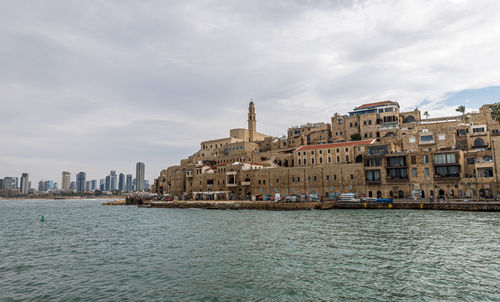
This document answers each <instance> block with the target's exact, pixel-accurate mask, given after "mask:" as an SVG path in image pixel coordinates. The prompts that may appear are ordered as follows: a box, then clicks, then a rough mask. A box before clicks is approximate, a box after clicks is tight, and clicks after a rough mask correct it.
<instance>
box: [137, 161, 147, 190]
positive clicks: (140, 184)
mask: <svg viewBox="0 0 500 302" xmlns="http://www.w3.org/2000/svg"><path fill="white" fill-rule="evenodd" d="M144 172H145V166H144V163H141V162H138V163H137V164H136V166H135V179H136V191H142V190H144Z"/></svg>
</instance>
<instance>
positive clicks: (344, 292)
mask: <svg viewBox="0 0 500 302" xmlns="http://www.w3.org/2000/svg"><path fill="white" fill-rule="evenodd" d="M101 202H102V201H98V200H68V201H63V200H47V201H41V200H37V201H33V200H28V201H0V244H1V249H0V301H197V300H203V301H238V300H240V301H500V289H499V286H500V213H476V212H443V211H409V210H406V211H405V210H331V211H297V212H265V211H250V210H249V211H230V210H226V211H213V210H198V209H144V208H137V207H131V206H128V207H127V206H102V205H101ZM42 215H43V216H45V221H44V222H43V223H42V222H41V221H40V219H41V216H42Z"/></svg>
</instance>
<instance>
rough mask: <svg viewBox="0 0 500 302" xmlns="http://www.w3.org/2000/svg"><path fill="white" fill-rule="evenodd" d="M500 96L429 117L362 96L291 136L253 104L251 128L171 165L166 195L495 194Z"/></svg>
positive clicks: (162, 180)
mask: <svg viewBox="0 0 500 302" xmlns="http://www.w3.org/2000/svg"><path fill="white" fill-rule="evenodd" d="M495 106H497V104H492V105H484V106H482V107H481V108H480V110H479V112H471V113H465V114H462V115H457V116H450V117H438V118H428V116H427V117H425V118H422V115H421V112H420V111H419V110H418V109H415V110H413V111H408V112H401V111H400V108H399V104H398V103H397V102H392V101H384V102H377V103H370V104H363V105H361V106H358V107H356V108H354V109H353V111H351V112H349V113H348V114H345V115H339V114H334V115H333V116H332V118H331V123H308V124H305V125H302V126H295V127H291V128H289V129H288V131H287V136H284V137H279V138H278V137H272V136H267V135H265V134H262V133H258V132H257V130H256V129H257V119H256V112H255V105H254V103H253V102H251V103H250V104H249V109H248V129H231V130H230V131H229V137H226V138H221V139H214V140H207V141H204V142H201V144H200V150H199V151H198V152H196V153H195V154H193V155H191V156H189V157H188V158H187V159H183V160H181V163H180V165H178V166H172V167H169V168H167V169H165V170H163V171H162V172H161V174H160V176H159V177H158V178H157V179H156V180H155V183H154V190H155V191H156V192H157V193H158V194H171V195H174V196H175V197H176V198H187V199H191V198H209V199H250V198H252V196H258V195H261V196H272V195H274V194H275V193H280V194H282V195H298V194H314V195H315V196H320V197H321V198H322V199H326V198H330V199H331V198H335V197H337V196H338V195H339V194H340V193H345V192H353V193H356V194H358V195H359V196H367V197H378V198H413V197H415V198H433V199H434V198H438V197H443V198H444V197H446V198H472V199H479V198H496V197H497V194H498V191H499V185H498V174H497V167H498V165H499V164H500V163H499V161H500V153H499V152H500V151H499V150H498V148H499V147H500V133H499V130H500V123H499V121H498V120H497V117H496V115H495V110H494V109H496V108H497V107H495Z"/></svg>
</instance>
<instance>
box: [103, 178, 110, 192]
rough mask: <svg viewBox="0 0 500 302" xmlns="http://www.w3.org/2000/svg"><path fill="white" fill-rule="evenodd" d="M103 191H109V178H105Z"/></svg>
mask: <svg viewBox="0 0 500 302" xmlns="http://www.w3.org/2000/svg"><path fill="white" fill-rule="evenodd" d="M104 191H111V177H110V176H109V175H108V176H106V183H105V185H104Z"/></svg>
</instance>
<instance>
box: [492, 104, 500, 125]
mask: <svg viewBox="0 0 500 302" xmlns="http://www.w3.org/2000/svg"><path fill="white" fill-rule="evenodd" d="M491 117H492V118H493V119H495V120H497V121H499V122H500V103H499V104H495V105H493V107H491Z"/></svg>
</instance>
